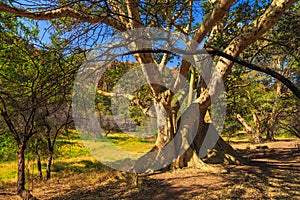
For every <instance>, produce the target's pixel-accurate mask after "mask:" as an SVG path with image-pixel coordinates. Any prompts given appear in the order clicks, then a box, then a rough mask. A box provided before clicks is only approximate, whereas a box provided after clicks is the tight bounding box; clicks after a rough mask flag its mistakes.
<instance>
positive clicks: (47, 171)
mask: <svg viewBox="0 0 300 200" xmlns="http://www.w3.org/2000/svg"><path fill="white" fill-rule="evenodd" d="M52 159H53V152H50V153H49V156H48V159H47V167H46V180H49V179H50V178H51V165H52Z"/></svg>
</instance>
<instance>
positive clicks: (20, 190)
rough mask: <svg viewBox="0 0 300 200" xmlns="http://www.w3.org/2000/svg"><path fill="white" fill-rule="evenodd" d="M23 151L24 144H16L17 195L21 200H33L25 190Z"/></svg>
mask: <svg viewBox="0 0 300 200" xmlns="http://www.w3.org/2000/svg"><path fill="white" fill-rule="evenodd" d="M25 149H26V145H25V143H24V142H19V144H18V180H17V194H18V195H19V196H20V197H21V198H22V199H31V200H32V199H35V198H34V197H33V196H32V195H31V194H30V192H29V191H27V190H26V189H25V183H26V182H25Z"/></svg>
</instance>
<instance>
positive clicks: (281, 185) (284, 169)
mask: <svg viewBox="0 0 300 200" xmlns="http://www.w3.org/2000/svg"><path fill="white" fill-rule="evenodd" d="M232 145H233V146H234V147H235V148H236V149H237V151H238V152H239V154H240V155H241V156H242V157H243V158H244V159H246V160H248V163H247V164H244V165H227V166H221V165H217V166H216V167H219V168H222V169H223V170H222V172H219V173H209V172H203V170H201V169H190V168H187V169H181V170H175V171H171V172H164V173H156V174H151V175H142V176H140V177H139V178H138V179H137V180H136V178H135V177H134V176H127V175H124V174H121V173H119V172H116V171H106V172H102V173H95V172H91V173H88V174H87V173H85V174H74V176H70V175H69V176H68V177H60V178H57V177H56V178H54V179H53V180H51V181H49V182H47V183H45V182H36V183H33V186H31V188H33V190H32V191H31V192H32V194H33V195H34V196H35V197H37V198H38V199H47V200H63V199H74V200H75V199H76V200H77V199H103V200H106V199H134V200H136V199H141V200H142V199H143V200H147V199H151V200H160V199H161V200H165V199H300V140H297V141H290V142H289V141H280V142H270V143H264V144H260V145H252V144H248V143H238V144H232ZM136 183H137V185H136ZM14 190H15V183H3V184H2V185H1V186H0V199H13V200H15V199H20V198H19V197H18V196H16V195H15V191H14Z"/></svg>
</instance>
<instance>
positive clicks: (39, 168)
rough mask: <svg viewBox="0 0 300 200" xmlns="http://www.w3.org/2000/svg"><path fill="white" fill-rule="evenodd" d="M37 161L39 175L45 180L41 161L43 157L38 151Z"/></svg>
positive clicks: (36, 154)
mask: <svg viewBox="0 0 300 200" xmlns="http://www.w3.org/2000/svg"><path fill="white" fill-rule="evenodd" d="M35 157H36V162H37V168H38V176H39V179H40V180H43V172H42V163H41V157H40V154H39V152H38V151H36V153H35Z"/></svg>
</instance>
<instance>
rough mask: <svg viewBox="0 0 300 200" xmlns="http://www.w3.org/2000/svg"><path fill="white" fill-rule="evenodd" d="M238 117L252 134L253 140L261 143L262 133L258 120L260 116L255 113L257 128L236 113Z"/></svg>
mask: <svg viewBox="0 0 300 200" xmlns="http://www.w3.org/2000/svg"><path fill="white" fill-rule="evenodd" d="M236 118H237V119H238V120H239V122H240V123H241V124H242V125H243V126H244V128H245V130H246V132H247V133H248V134H250V135H251V137H252V140H253V142H254V143H260V142H261V134H260V123H259V120H258V116H257V115H256V114H255V113H253V118H254V122H255V124H256V126H257V127H256V129H255V130H254V129H253V128H252V127H251V126H250V125H249V124H248V123H247V121H246V120H245V119H244V118H243V117H242V116H241V115H240V114H236Z"/></svg>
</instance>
